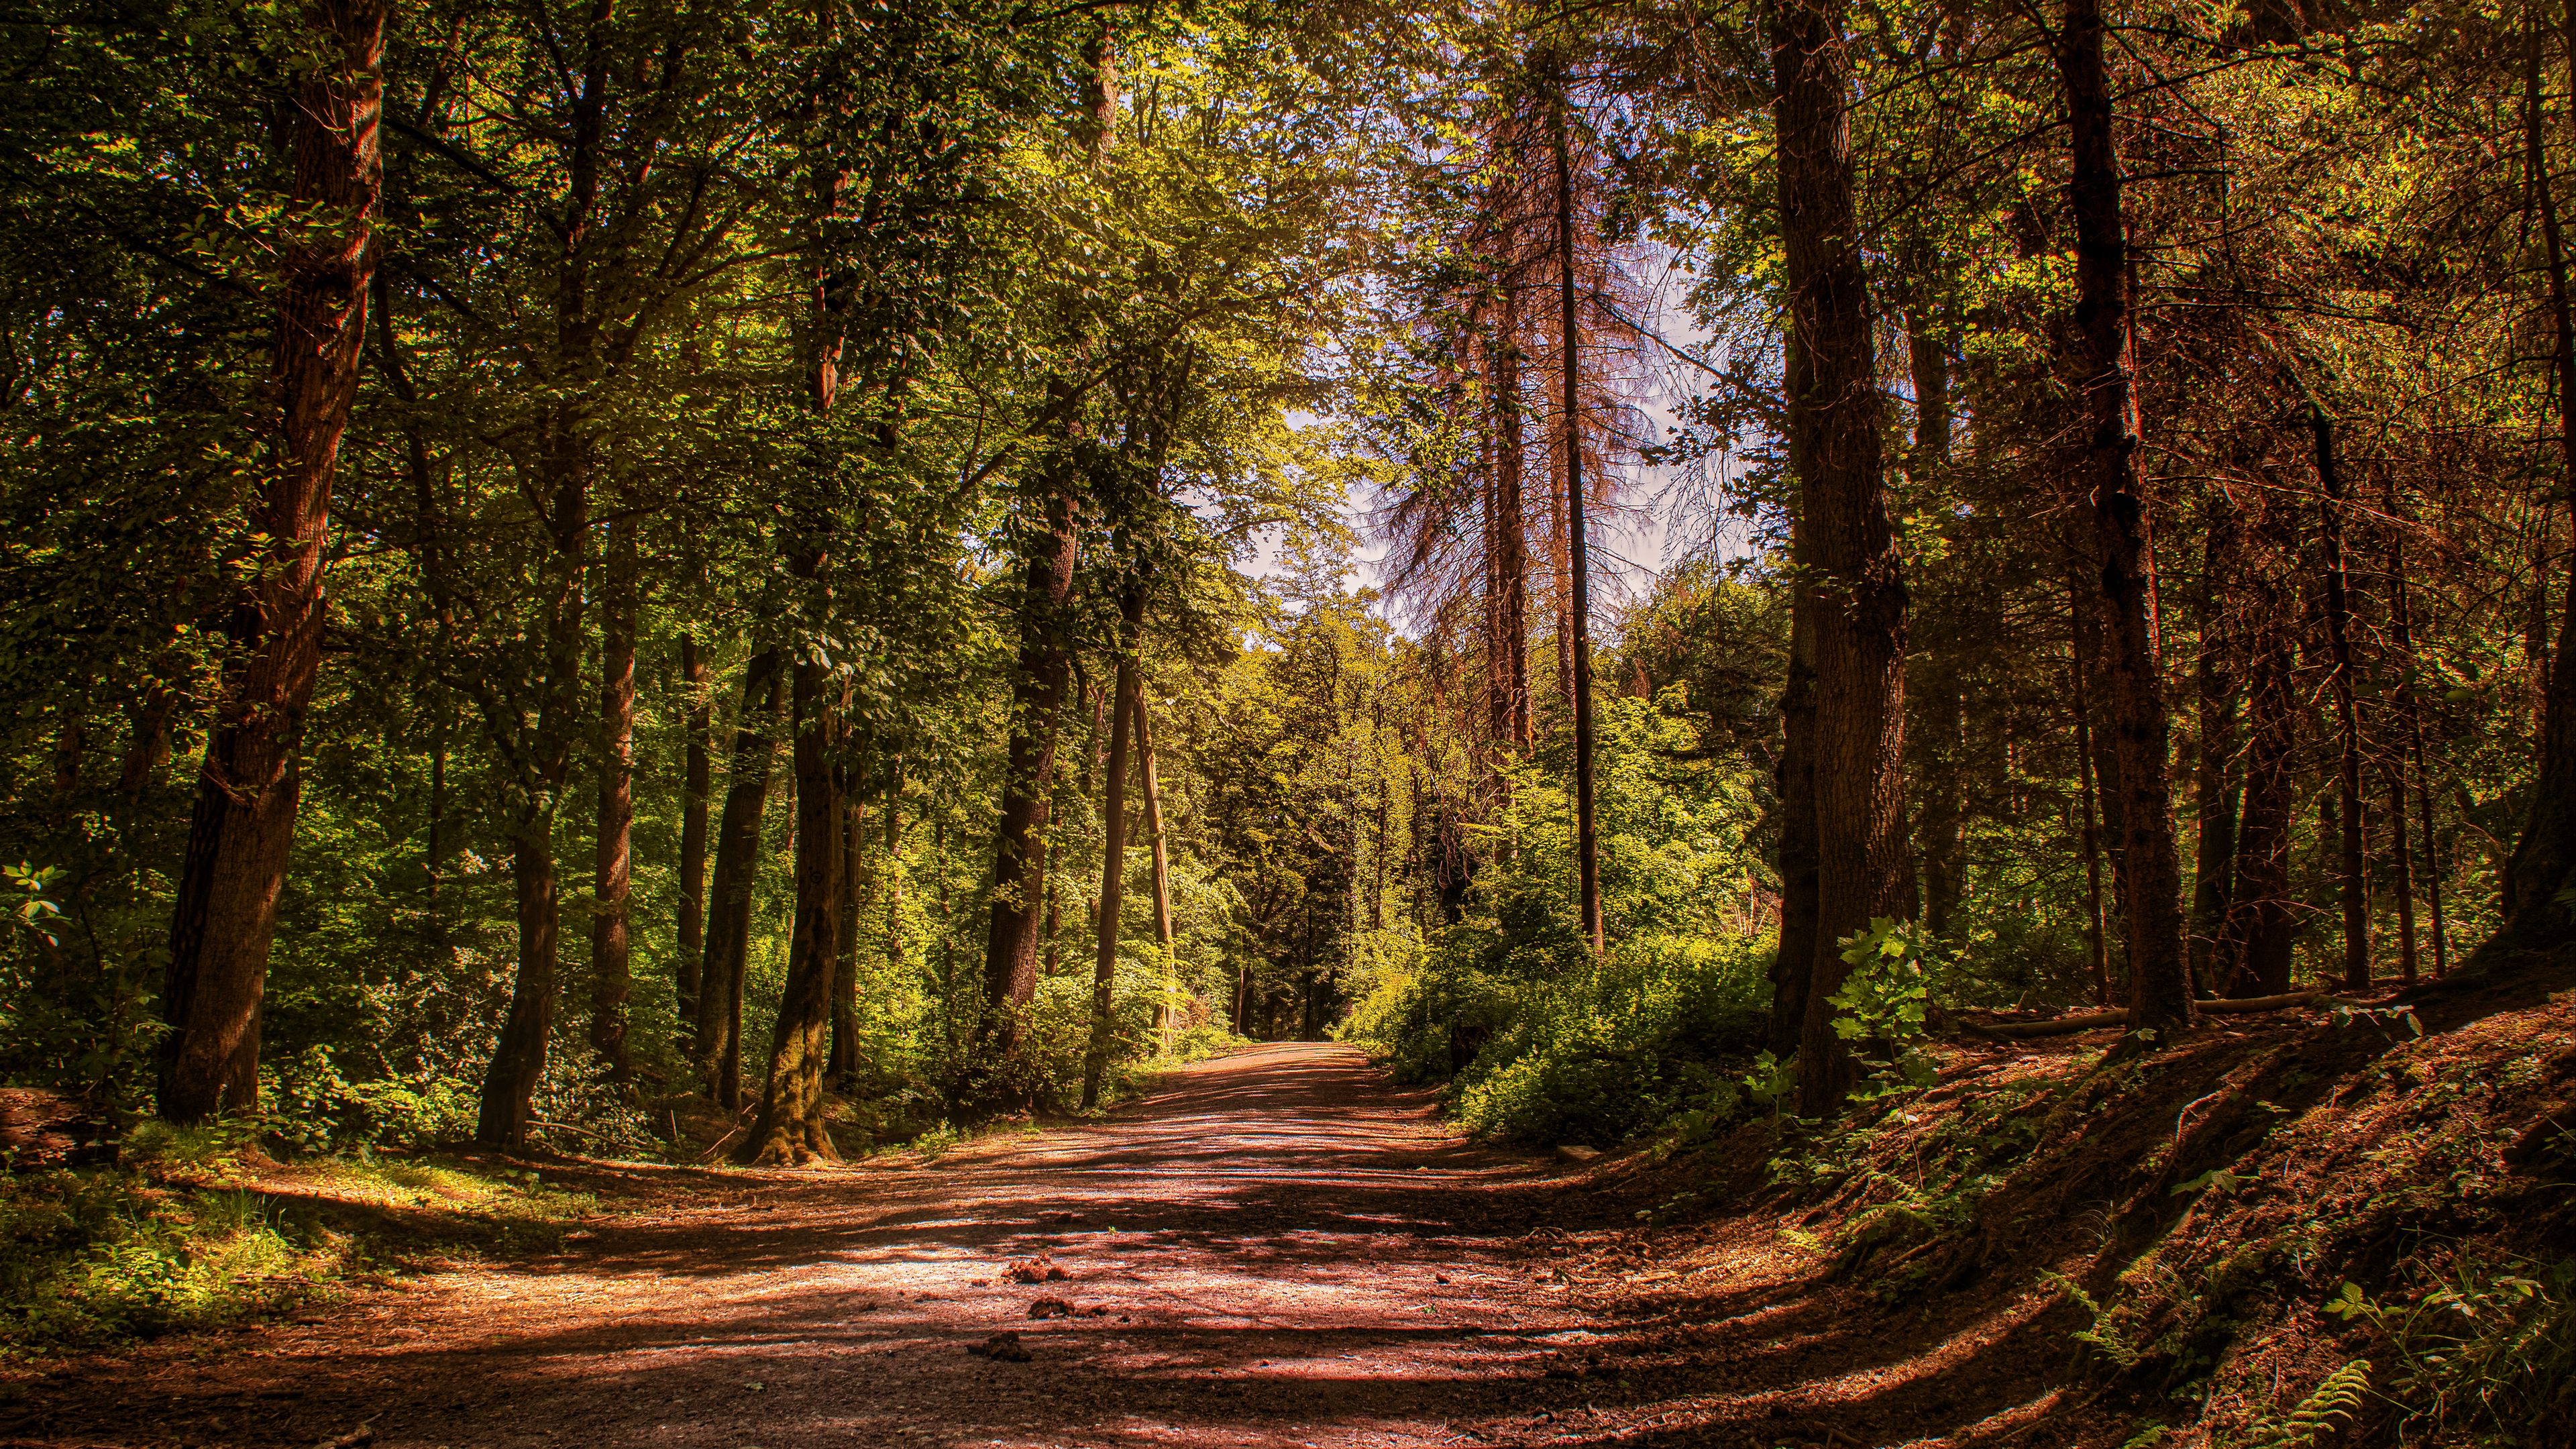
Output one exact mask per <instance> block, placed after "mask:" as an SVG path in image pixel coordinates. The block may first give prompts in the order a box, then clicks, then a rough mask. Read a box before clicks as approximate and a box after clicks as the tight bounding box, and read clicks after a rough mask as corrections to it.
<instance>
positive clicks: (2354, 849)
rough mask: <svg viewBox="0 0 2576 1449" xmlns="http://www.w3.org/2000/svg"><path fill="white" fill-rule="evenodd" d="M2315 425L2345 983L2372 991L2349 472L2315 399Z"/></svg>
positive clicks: (2312, 420) (2310, 412)
mask: <svg viewBox="0 0 2576 1449" xmlns="http://www.w3.org/2000/svg"><path fill="white" fill-rule="evenodd" d="M2308 421H2309V424H2310V425H2311V427H2312V428H2313V429H2314V430H2315V434H2316V445H2317V450H2316V452H2317V455H2316V463H2317V484H2318V486H2319V488H2320V489H2321V490H2322V491H2323V493H2324V498H2323V501H2322V512H2323V520H2322V521H2323V523H2324V525H2325V544H2326V578H2325V584H2326V590H2325V592H2326V599H2325V603H2326V657H2327V659H2328V660H2329V662H2330V663H2331V664H2332V666H2333V676H2332V678H2331V680H2330V681H2329V682H2330V684H2331V685H2332V687H2333V691H2334V702H2335V754H2336V765H2337V768H2336V771H2335V787H2336V790H2335V807H2336V808H2335V819H2336V822H2337V823H2338V825H2339V826H2340V827H2341V832H2342V838H2341V841H2340V842H2339V843H2340V845H2341V847H2342V849H2341V851H2340V854H2339V859H2338V870H2337V875H2338V876H2339V877H2340V879H2339V881H2338V882H2337V884H2338V885H2339V886H2340V888H2341V893H2342V896H2343V984H2344V985H2345V986H2346V987H2347V988H2349V989H2350V990H2354V991H2367V990H2369V989H2370V975H2371V969H2370V965H2371V963H2370V864H2369V851H2368V845H2367V841H2368V836H2367V833H2366V832H2367V831H2368V829H2369V823H2368V821H2367V820H2366V819H2365V818H2364V817H2363V813H2362V812H2363V806H2362V793H2361V706H2360V704H2359V703H2358V702H2357V701H2356V700H2355V699H2354V697H2353V678H2352V615H2351V602H2350V598H2349V595H2348V593H2347V591H2346V589H2345V586H2344V585H2345V578H2344V557H2343V473H2342V470H2340V469H2339V468H2337V467H2336V465H2335V445H2334V421H2333V419H2331V418H2329V417H2327V416H2326V412H2325V409H2324V408H2323V407H2322V406H2319V405H2318V404H2317V403H2315V402H2314V401H2313V400H2312V401H2311V402H2310V403H2309V406H2308Z"/></svg>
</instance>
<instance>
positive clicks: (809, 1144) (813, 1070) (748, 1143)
mask: <svg viewBox="0 0 2576 1449" xmlns="http://www.w3.org/2000/svg"><path fill="white" fill-rule="evenodd" d="M790 566H791V568H794V569H796V571H797V572H798V574H799V576H800V577H805V578H811V577H813V576H814V574H815V572H816V571H817V570H818V569H819V567H820V564H819V560H816V561H809V562H806V563H804V564H802V565H801V566H800V565H798V564H795V563H791V565H790ZM793 675H794V684H793V698H794V702H795V703H794V708H795V732H796V743H795V748H794V752H793V755H792V757H791V758H792V760H793V768H794V770H795V775H796V925H795V928H794V933H793V934H792V935H791V936H790V937H789V944H788V949H787V981H786V984H785V985H784V987H783V988H782V989H781V991H780V993H779V1000H778V1026H777V1032H776V1035H775V1036H774V1037H773V1038H772V1040H771V1043H770V1051H769V1074H768V1077H767V1079H766V1083H765V1085H764V1086H763V1087H762V1089H761V1093H760V1114H759V1116H758V1117H756V1118H755V1119H754V1120H753V1122H752V1128H751V1131H750V1132H749V1133H747V1134H745V1136H744V1137H743V1140H742V1145H741V1146H740V1147H738V1148H736V1149H735V1151H734V1160H735V1161H736V1162H740V1163H744V1164H746V1165H748V1164H753V1163H803V1162H810V1161H813V1160H814V1159H816V1158H821V1159H824V1160H826V1161H838V1160H839V1159H840V1153H839V1151H838V1150H837V1149H835V1148H834V1146H833V1145H832V1135H831V1133H830V1131H829V1130H827V1128H826V1127H825V1125H824V1120H823V1107H824V1091H823V1086H824V1070H825V1068H826V1067H827V1066H828V1065H829V1064H830V1056H831V1040H830V1038H831V1029H832V981H833V977H834V974H835V971H836V969H837V967H838V964H839V961H840V935H841V866H842V855H841V851H842V840H843V836H842V832H843V831H844V829H846V828H847V821H846V820H845V819H844V818H843V815H844V813H845V812H844V811H843V810H842V807H841V771H840V763H839V759H838V756H839V754H840V747H841V723H840V712H839V711H838V710H837V709H835V708H834V700H833V698H832V691H833V690H834V688H835V685H834V682H833V679H832V671H831V668H830V667H829V666H828V665H825V664H823V663H822V662H821V661H819V660H816V659H800V660H798V661H797V662H796V666H795V669H794V671H793Z"/></svg>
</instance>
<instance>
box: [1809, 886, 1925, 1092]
mask: <svg viewBox="0 0 2576 1449" xmlns="http://www.w3.org/2000/svg"><path fill="white" fill-rule="evenodd" d="M1835 944H1836V945H1838V946H1840V947H1842V957H1843V962H1844V964H1846V965H1848V966H1850V967H1851V973H1850V974H1849V975H1847V976H1845V977H1844V978H1843V984H1842V985H1841V986H1840V987H1839V988H1837V989H1836V990H1835V992H1834V994H1833V995H1832V996H1829V997H1827V998H1826V1000H1827V1002H1828V1003H1830V1004H1831V1005H1832V1006H1833V1008H1834V1035H1836V1036H1838V1037H1841V1038H1842V1039H1843V1040H1844V1041H1847V1042H1850V1043H1852V1044H1853V1049H1854V1051H1855V1053H1856V1054H1857V1055H1859V1058H1860V1060H1861V1062H1862V1064H1863V1065H1864V1066H1866V1067H1868V1068H1869V1069H1870V1080H1871V1082H1872V1084H1873V1085H1874V1087H1875V1091H1874V1092H1863V1093H1861V1094H1857V1095H1862V1096H1867V1095H1881V1096H1883V1095H1885V1094H1887V1093H1888V1092H1892V1091H1902V1090H1904V1089H1906V1088H1909V1087H1928V1086H1930V1085H1932V1083H1933V1081H1934V1079H1936V1078H1937V1077H1938V1076H1939V1075H1940V1072H1939V1070H1938V1069H1937V1068H1936V1067H1935V1066H1934V1065H1933V1063H1932V1060H1931V1059H1930V1058H1929V1057H1927V1056H1925V1055H1924V1054H1923V1050H1922V1042H1923V1037H1924V1035H1925V1025H1924V1023H1925V1018H1926V1016H1927V1015H1928V1014H1929V1012H1930V1010H1931V1004H1932V973H1931V969H1930V966H1929V963H1928V962H1927V960H1926V956H1925V947H1924V942H1923V938H1922V935H1921V933H1920V930H1919V928H1918V927H1916V926H1915V925H1914V924H1913V923H1911V922H1907V921H1899V920H1895V919H1892V918H1890V917H1887V916H1878V917H1874V918H1873V919H1872V920H1871V921H1870V923H1869V929H1867V930H1865V931H1856V932H1854V933H1853V934H1851V935H1849V936H1845V937H1844V938H1842V939H1841V940H1840V941H1837V942H1836V943H1835ZM1873 1052H1874V1053H1876V1054H1877V1055H1871V1053H1873Z"/></svg>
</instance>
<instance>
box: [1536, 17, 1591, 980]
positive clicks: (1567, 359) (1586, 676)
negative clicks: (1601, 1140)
mask: <svg viewBox="0 0 2576 1449" xmlns="http://www.w3.org/2000/svg"><path fill="white" fill-rule="evenodd" d="M1565 90H1566V77H1565V70H1564V67H1563V65H1562V64H1560V65H1559V66H1558V68H1557V86H1556V97H1555V101H1556V104H1555V106H1554V107H1553V108H1552V109H1551V110H1550V112H1549V120H1550V124H1551V133H1550V137H1549V139H1550V142H1551V146H1552V149H1553V150H1554V151H1555V152H1556V279H1557V353H1558V361H1559V362H1560V363H1561V364H1562V365H1563V369H1564V373H1565V399H1564V406H1563V411H1564V414H1565V417H1564V424H1565V576H1566V593H1567V597H1568V599H1569V601H1570V612H1571V617H1570V620H1569V622H1570V623H1571V625H1572V627H1573V644H1572V648H1573V658H1574V867H1575V882H1576V891H1577V894H1578V897H1579V904H1580V906H1581V909H1582V923H1583V934H1584V935H1585V936H1586V937H1587V938H1589V939H1590V940H1591V942H1592V954H1593V955H1595V956H1598V955H1600V954H1601V951H1602V946H1603V941H1602V934H1603V932H1602V921H1601V842H1600V840H1599V837H1598V831H1597V827H1596V824H1595V821H1594V818H1593V800H1592V786H1593V780H1592V752H1593V743H1594V742H1593V721H1592V563H1591V555H1590V551H1589V549H1588V548H1587V546H1586V542H1585V539H1584V527H1583V411H1582V391H1581V388H1582V377H1583V372H1582V360H1581V359H1582V350H1581V344H1582V335H1583V334H1582V328H1581V326H1580V325H1579V318H1578V315H1577V312H1576V308H1575V302H1574V158H1573V157H1572V156H1571V155H1570V154H1568V149H1569V147H1568V142H1567V139H1566V114H1565V113H1566V110H1567V109H1568V108H1569V107H1570V106H1571V105H1572V104H1573V100H1572V98H1571V97H1569V96H1568V95H1566V93H1565Z"/></svg>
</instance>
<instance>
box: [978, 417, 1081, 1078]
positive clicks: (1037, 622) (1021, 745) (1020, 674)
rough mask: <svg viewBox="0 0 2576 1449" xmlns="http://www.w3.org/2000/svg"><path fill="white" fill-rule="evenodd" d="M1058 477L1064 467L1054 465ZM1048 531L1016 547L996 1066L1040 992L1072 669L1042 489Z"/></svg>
mask: <svg viewBox="0 0 2576 1449" xmlns="http://www.w3.org/2000/svg"><path fill="white" fill-rule="evenodd" d="M1056 466H1057V467H1058V468H1063V467H1066V466H1069V464H1068V463H1067V462H1066V461H1062V460H1059V461H1058V463H1057V464H1056ZM1045 508H1046V523H1045V527H1043V528H1041V529H1036V530H1032V531H1031V532H1030V533H1029V535H1028V536H1027V539H1026V541H1025V542H1024V543H1023V545H1022V551H1023V555H1024V557H1025V558H1026V559H1027V561H1028V581H1027V584H1026V586H1025V588H1024V590H1023V592H1022V594H1021V601H1020V653H1019V663H1018V668H1017V669H1016V670H1015V671H1014V672H1013V675H1012V679H1011V738H1010V746H1009V762H1008V765H1007V773H1006V774H1005V775H1004V776H1003V779H1002V801H1001V805H1002V808H1001V824H1000V828H999V830H998V831H997V832H996V838H995V841H994V848H993V917H992V924H991V927H990V929H989V931H988V932H987V935H986V938H985V948H984V996H985V1001H986V1003H987V1005H988V1006H989V1007H990V1009H991V1011H992V1013H993V1020H992V1026H991V1030H992V1032H993V1035H994V1040H995V1045H996V1048H997V1053H998V1057H1001V1058H1007V1057H1009V1056H1011V1055H1013V1054H1014V1053H1016V1052H1017V1051H1018V1049H1019V1044H1020V1036H1021V1033H1022V1031H1023V1030H1024V1029H1025V1027H1026V1025H1027V1021H1026V1017H1027V1014H1028V1006H1029V1002H1030V1001H1031V1000H1032V999H1033V998H1035V997H1036V995H1037V989H1038V925H1039V911H1038V894H1039V891H1040V889H1041V888H1042V886H1043V882H1044V880H1045V875H1046V859H1045V850H1046V826H1047V816H1048V810H1047V803H1048V802H1047V791H1048V786H1049V782H1050V781H1052V780H1053V779H1054V778H1055V747H1056V725H1057V715H1058V714H1059V713H1060V712H1061V711H1062V709H1063V707H1064V690H1065V676H1066V673H1067V671H1068V669H1069V668H1070V667H1071V656H1070V652H1069V650H1068V646H1067V643H1066V638H1065V634H1066V620H1065V617H1064V616H1065V612H1066V605H1067V603H1068V602H1069V601H1070V600H1071V598H1072V596H1073V564H1074V547H1075V545H1074V532H1073V499H1072V498H1071V497H1070V496H1069V494H1068V492H1067V480H1065V479H1062V478H1055V479H1050V480H1049V481H1048V491H1047V498H1046V504H1045Z"/></svg>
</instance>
